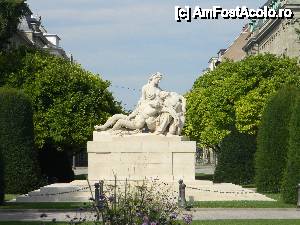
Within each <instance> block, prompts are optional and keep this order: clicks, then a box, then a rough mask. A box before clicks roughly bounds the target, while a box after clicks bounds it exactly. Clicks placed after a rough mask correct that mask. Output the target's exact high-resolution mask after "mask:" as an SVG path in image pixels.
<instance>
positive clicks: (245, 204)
mask: <svg viewBox="0 0 300 225" xmlns="http://www.w3.org/2000/svg"><path fill="white" fill-rule="evenodd" d="M266 196H268V197H269V198H272V199H275V200H277V201H274V202H268V201H215V202H214V201H207V202H206V201H204V202H194V204H193V207H194V208H296V207H297V206H296V205H293V204H286V203H284V202H283V200H282V199H281V197H280V194H266Z"/></svg>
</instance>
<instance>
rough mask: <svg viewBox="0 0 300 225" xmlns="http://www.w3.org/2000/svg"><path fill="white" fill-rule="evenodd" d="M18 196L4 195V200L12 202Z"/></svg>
mask: <svg viewBox="0 0 300 225" xmlns="http://www.w3.org/2000/svg"><path fill="white" fill-rule="evenodd" d="M17 196H18V195H17V194H5V195H4V200H5V201H10V200H12V199H15V198H16V197H17Z"/></svg>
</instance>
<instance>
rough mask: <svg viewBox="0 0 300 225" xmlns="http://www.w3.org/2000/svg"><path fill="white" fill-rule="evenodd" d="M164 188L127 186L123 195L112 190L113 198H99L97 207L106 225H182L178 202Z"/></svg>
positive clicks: (103, 195)
mask: <svg viewBox="0 0 300 225" xmlns="http://www.w3.org/2000/svg"><path fill="white" fill-rule="evenodd" d="M164 190H165V191H166V187H165V186H164V184H158V183H157V182H155V183H154V184H152V185H151V186H149V184H145V183H143V184H142V185H140V186H132V185H130V184H127V183H126V184H125V189H124V190H123V191H121V190H120V189H119V190H116V186H113V187H112V188H111V190H110V191H109V192H108V193H110V194H108V195H105V194H102V195H100V198H99V205H97V207H98V209H99V212H100V214H101V217H102V220H103V221H104V223H108V224H111V225H118V224H144V225H150V224H161V225H163V224H166V225H167V224H168V225H172V224H174V225H175V224H179V223H178V222H177V221H176V218H177V216H178V207H177V202H176V200H175V199H174V196H173V195H172V194H168V193H166V192H165V191H164Z"/></svg>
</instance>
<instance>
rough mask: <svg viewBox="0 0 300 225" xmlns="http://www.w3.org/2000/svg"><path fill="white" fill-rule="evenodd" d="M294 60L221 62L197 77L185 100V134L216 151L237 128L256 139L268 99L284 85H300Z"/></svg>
mask: <svg viewBox="0 0 300 225" xmlns="http://www.w3.org/2000/svg"><path fill="white" fill-rule="evenodd" d="M299 72H300V70H299V66H298V65H297V60H296V59H290V58H279V57H276V56H274V55H271V54H265V55H257V56H249V57H247V58H245V59H244V60H242V61H240V62H231V61H225V62H222V63H221V64H220V65H219V66H218V67H217V68H216V69H215V70H214V71H210V72H207V73H205V74H203V75H202V76H200V77H199V78H198V79H197V80H196V81H195V83H194V85H193V88H192V90H191V91H190V92H189V93H188V94H187V95H186V97H187V114H186V119H187V120H186V125H185V134H186V135H188V136H190V137H192V138H193V139H194V140H196V141H197V142H199V143H200V144H201V145H202V146H209V147H216V146H218V144H219V143H220V142H221V141H222V140H223V139H224V138H225V137H226V136H227V135H228V134H229V133H230V132H231V130H233V129H234V128H236V129H237V130H238V131H240V132H241V133H245V134H250V135H256V134H257V130H258V127H259V126H260V121H261V115H262V112H263V110H264V108H265V105H266V103H267V101H268V99H269V97H270V96H271V95H272V94H273V93H275V92H276V91H277V90H278V89H280V88H281V87H282V86H283V85H286V84H295V85H297V86H299V85H300V76H299Z"/></svg>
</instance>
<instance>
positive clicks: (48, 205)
mask: <svg viewBox="0 0 300 225" xmlns="http://www.w3.org/2000/svg"><path fill="white" fill-rule="evenodd" d="M266 195H267V196H268V197H270V198H273V199H275V200H277V201H274V202H267V201H205V202H194V203H193V207H194V208H296V205H293V204H286V203H284V202H283V201H282V199H281V197H280V195H279V194H266ZM8 197H9V196H7V198H8ZM84 204H85V203H80V202H78V203H77V202H42V203H16V202H6V203H5V204H4V205H3V206H0V209H79V208H80V207H83V206H84Z"/></svg>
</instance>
